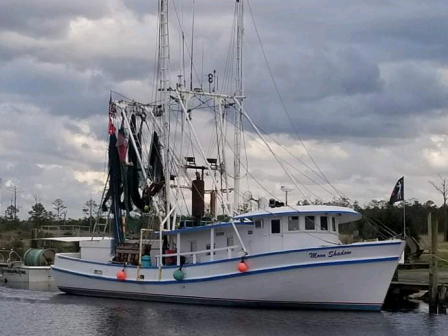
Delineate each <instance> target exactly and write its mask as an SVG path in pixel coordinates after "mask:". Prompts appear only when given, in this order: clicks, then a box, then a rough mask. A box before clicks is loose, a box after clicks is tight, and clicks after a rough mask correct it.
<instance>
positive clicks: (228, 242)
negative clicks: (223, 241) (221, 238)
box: [227, 237, 233, 246]
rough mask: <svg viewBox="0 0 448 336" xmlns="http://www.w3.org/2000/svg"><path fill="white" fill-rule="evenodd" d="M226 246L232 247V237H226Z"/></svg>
mask: <svg viewBox="0 0 448 336" xmlns="http://www.w3.org/2000/svg"><path fill="white" fill-rule="evenodd" d="M227 246H233V237H227Z"/></svg>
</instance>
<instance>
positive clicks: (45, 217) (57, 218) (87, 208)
mask: <svg viewBox="0 0 448 336" xmlns="http://www.w3.org/2000/svg"><path fill="white" fill-rule="evenodd" d="M34 201H35V202H34V205H32V206H31V210H30V211H28V215H29V217H28V218H27V219H24V220H20V219H18V217H17V214H18V213H19V211H20V209H19V207H17V206H15V205H13V204H11V205H9V206H8V207H7V208H6V210H5V215H4V217H0V223H1V225H0V230H2V229H3V230H5V229H14V228H17V225H19V226H21V227H22V228H26V227H29V228H39V227H41V226H44V225H52V224H62V225H64V224H67V225H88V224H89V223H91V222H92V221H93V220H94V218H95V217H96V215H97V213H98V209H99V205H98V204H97V203H96V202H95V201H94V200H92V199H89V200H88V201H86V202H85V203H84V205H83V208H82V212H83V214H84V217H83V218H77V219H73V218H69V217H68V216H67V206H66V205H65V204H64V201H63V200H62V199H60V198H58V199H55V200H54V201H53V202H52V203H51V206H52V208H51V209H52V210H47V209H46V207H45V206H44V205H43V203H42V202H40V201H39V198H38V197H36V196H35V197H34Z"/></svg>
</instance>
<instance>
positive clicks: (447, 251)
mask: <svg viewBox="0 0 448 336" xmlns="http://www.w3.org/2000/svg"><path fill="white" fill-rule="evenodd" d="M443 238H444V237H443V234H439V236H438V239H437V253H436V255H437V256H438V257H439V258H441V259H442V260H441V259H439V267H444V268H448V242H446V241H444V239H443ZM420 245H421V248H423V249H424V250H425V252H424V253H423V254H422V256H421V257H420V260H421V261H425V262H429V261H430V254H429V249H430V247H431V242H430V238H429V236H428V235H425V236H421V237H420ZM443 259H444V260H446V261H444V260H443Z"/></svg>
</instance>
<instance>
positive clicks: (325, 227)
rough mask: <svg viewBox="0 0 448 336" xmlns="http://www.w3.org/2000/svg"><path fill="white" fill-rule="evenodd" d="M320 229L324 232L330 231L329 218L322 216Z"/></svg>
mask: <svg viewBox="0 0 448 336" xmlns="http://www.w3.org/2000/svg"><path fill="white" fill-rule="evenodd" d="M320 229H321V230H322V231H328V217H327V216H322V217H321V218H320Z"/></svg>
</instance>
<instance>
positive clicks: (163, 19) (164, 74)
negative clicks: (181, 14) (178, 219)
mask: <svg viewBox="0 0 448 336" xmlns="http://www.w3.org/2000/svg"><path fill="white" fill-rule="evenodd" d="M159 31H160V68H159V69H160V87H159V90H160V92H161V104H162V106H163V145H164V157H165V172H164V175H165V216H168V214H169V213H170V207H171V204H170V196H171V195H170V191H171V190H170V180H171V179H170V162H169V158H170V146H169V138H170V106H169V92H168V89H169V87H170V79H169V76H170V47H169V35H168V0H160V30H159ZM166 226H167V228H168V229H170V226H171V223H170V218H169V216H168V218H167V221H166Z"/></svg>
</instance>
